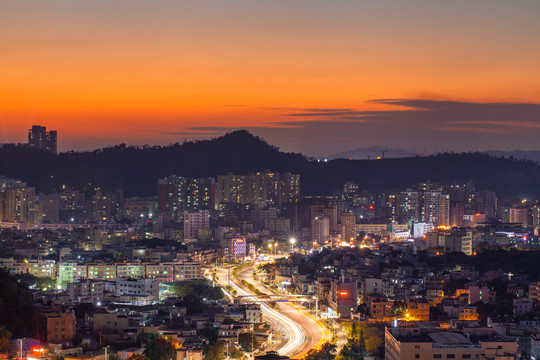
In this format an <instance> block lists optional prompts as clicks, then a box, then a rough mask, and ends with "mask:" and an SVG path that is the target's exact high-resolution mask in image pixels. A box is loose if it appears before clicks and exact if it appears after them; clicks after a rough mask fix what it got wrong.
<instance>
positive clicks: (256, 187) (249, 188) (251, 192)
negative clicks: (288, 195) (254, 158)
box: [245, 171, 279, 206]
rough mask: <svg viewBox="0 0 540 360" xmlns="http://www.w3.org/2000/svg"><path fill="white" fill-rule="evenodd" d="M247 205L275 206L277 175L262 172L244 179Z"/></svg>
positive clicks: (276, 200)
mask: <svg viewBox="0 0 540 360" xmlns="http://www.w3.org/2000/svg"><path fill="white" fill-rule="evenodd" d="M245 181H246V183H245V188H246V199H247V201H246V202H247V203H248V204H254V205H260V206H275V205H278V204H279V173H276V172H272V171H264V172H258V173H252V174H248V175H247V176H246V178H245Z"/></svg>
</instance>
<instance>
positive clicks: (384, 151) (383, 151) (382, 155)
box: [368, 149, 388, 160]
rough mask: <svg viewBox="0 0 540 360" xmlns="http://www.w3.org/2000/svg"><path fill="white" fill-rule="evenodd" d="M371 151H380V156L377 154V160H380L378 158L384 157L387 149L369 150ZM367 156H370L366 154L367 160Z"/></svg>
mask: <svg viewBox="0 0 540 360" xmlns="http://www.w3.org/2000/svg"><path fill="white" fill-rule="evenodd" d="M371 151H376V152H380V153H381V156H377V160H380V159H384V154H385V153H387V152H388V149H381V150H371ZM369 158H370V156H369V155H368V160H369Z"/></svg>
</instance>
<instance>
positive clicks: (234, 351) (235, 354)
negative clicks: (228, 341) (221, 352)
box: [229, 349, 244, 359]
mask: <svg viewBox="0 0 540 360" xmlns="http://www.w3.org/2000/svg"><path fill="white" fill-rule="evenodd" d="M229 356H230V357H232V358H233V359H240V358H241V357H243V356H244V353H243V352H242V351H240V350H238V349H232V351H231V352H230V353H229Z"/></svg>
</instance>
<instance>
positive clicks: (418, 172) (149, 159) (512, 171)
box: [0, 130, 540, 199]
mask: <svg viewBox="0 0 540 360" xmlns="http://www.w3.org/2000/svg"><path fill="white" fill-rule="evenodd" d="M372 159H373V158H372ZM266 169H268V170H273V171H279V172H286V171H290V172H294V173H297V174H300V176H301V191H302V193H303V194H304V195H329V194H332V193H333V192H334V191H336V190H339V189H342V187H343V184H344V183H345V182H346V181H355V182H357V183H359V184H360V188H361V189H362V190H364V189H365V190H391V189H403V188H406V187H410V186H411V185H415V184H417V183H419V182H422V181H426V180H431V181H434V182H441V183H449V182H452V181H454V180H457V181H466V180H472V181H474V182H475V184H476V185H477V188H478V189H490V190H494V191H496V192H497V193H498V194H499V195H500V196H503V197H512V198H522V197H527V198H536V199H538V198H540V186H539V184H540V164H538V163H536V162H533V161H524V160H516V159H508V158H500V157H493V156H489V155H487V154H482V153H463V154H439V155H431V156H426V157H418V156H416V157H406V158H400V159H390V158H387V157H386V156H385V159H381V160H348V159H337V160H330V161H328V162H324V161H323V162H318V161H316V160H310V159H308V158H306V157H304V156H303V155H301V154H295V153H286V152H281V151H279V149H278V148H277V147H275V146H272V145H269V144H268V143H267V142H266V141H264V140H263V139H261V138H258V137H256V136H253V135H252V134H251V133H249V132H248V131H245V130H242V131H235V132H231V133H228V134H226V135H224V136H222V137H218V138H214V139H211V140H203V141H196V142H192V141H190V142H184V143H183V144H174V145H171V146H163V147H162V146H143V147H135V146H126V145H124V144H120V145H117V146H114V147H108V148H104V149H100V150H95V151H91V152H74V151H72V152H66V153H61V154H59V155H54V154H52V153H48V152H43V151H39V150H35V149H31V148H27V147H5V148H3V149H0V175H6V176H9V177H16V178H20V179H21V180H23V181H26V182H27V183H28V184H29V185H31V186H35V187H36V188H37V190H38V191H43V192H58V191H61V189H62V188H64V187H65V188H67V189H80V190H83V191H85V192H87V193H92V192H94V191H95V189H96V188H100V189H102V190H104V191H107V190H115V189H120V188H121V189H123V190H124V195H125V196H152V195H156V194H157V180H158V179H159V178H162V177H165V176H168V175H172V174H176V175H179V176H186V177H208V176H213V177H215V176H217V175H220V174H226V173H227V172H232V173H235V174H247V173H249V172H254V171H262V170H266Z"/></svg>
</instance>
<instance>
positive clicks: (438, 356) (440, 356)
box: [433, 354, 442, 359]
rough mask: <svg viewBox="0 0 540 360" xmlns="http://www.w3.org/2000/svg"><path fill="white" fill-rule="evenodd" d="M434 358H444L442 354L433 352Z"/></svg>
mask: <svg viewBox="0 0 540 360" xmlns="http://www.w3.org/2000/svg"><path fill="white" fill-rule="evenodd" d="M433 358H434V359H442V354H433Z"/></svg>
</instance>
